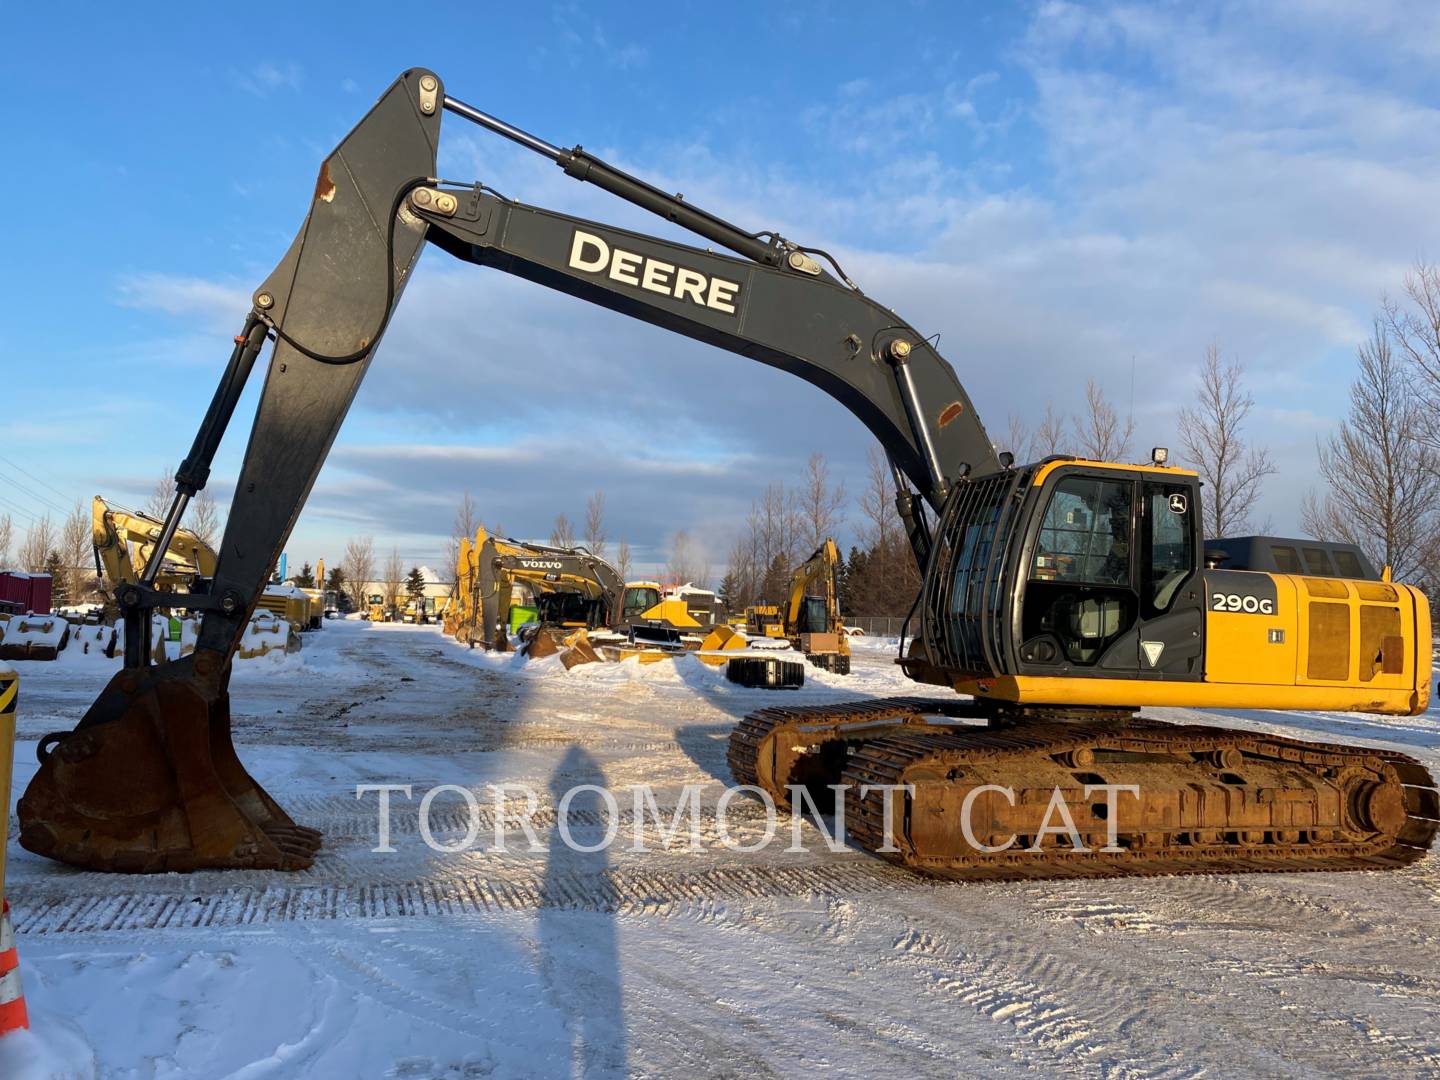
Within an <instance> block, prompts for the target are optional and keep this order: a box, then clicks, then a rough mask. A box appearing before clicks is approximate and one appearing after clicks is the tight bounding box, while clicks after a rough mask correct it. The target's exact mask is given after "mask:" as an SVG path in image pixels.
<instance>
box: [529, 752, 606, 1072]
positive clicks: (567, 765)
mask: <svg viewBox="0 0 1440 1080" xmlns="http://www.w3.org/2000/svg"><path fill="white" fill-rule="evenodd" d="M584 784H594V785H596V786H597V787H601V788H603V787H605V774H604V772H603V771H601V769H600V766H599V764H598V763H597V762H596V761H595V759H594V758H593V757H591V756H590V754H589V753H588V752H587V751H586V750H584V749H582V748H581V747H578V746H572V747H571V748H570V749H569V750H568V751H567V752H566V754H565V758H564V760H562V761H561V762H560V765H559V767H558V768H557V769H556V770H555V772H554V774H553V775H552V776H551V779H550V795H551V798H552V799H553V800H554V806H555V809H556V811H557V815H556V821H555V824H554V825H553V826H552V827H551V829H550V836H549V845H548V846H549V848H550V852H549V857H548V860H547V862H546V866H545V895H544V899H543V903H542V905H541V908H540V922H539V938H540V972H541V975H542V976H543V978H544V980H545V986H546V991H547V993H548V994H549V996H550V998H551V999H552V1000H553V1001H554V1002H555V1005H556V1007H557V1009H558V1010H559V1012H560V1013H561V1016H562V1017H563V1020H564V1023H565V1025H566V1028H567V1031H568V1033H569V1037H570V1048H571V1061H572V1062H573V1064H574V1067H575V1069H576V1071H577V1073H578V1074H579V1075H581V1076H585V1077H593V1076H617V1077H618V1076H624V1075H625V1066H626V1047H625V1005H624V998H623V996H622V995H623V987H622V984H621V978H620V950H619V945H618V942H617V940H616V932H615V918H614V914H613V912H611V911H607V910H576V909H575V901H574V899H573V898H575V897H595V898H597V899H599V898H602V897H606V896H609V895H610V889H609V886H608V882H607V880H606V871H607V870H608V869H609V865H610V856H609V853H608V851H606V850H605V849H604V848H603V847H602V848H600V849H599V850H596V851H582V850H577V847H576V845H579V846H581V847H593V846H596V845H599V844H600V843H601V841H602V840H604V839H605V835H606V823H607V821H608V816H607V815H608V813H609V811H608V809H607V807H606V806H605V803H604V802H603V801H602V799H601V796H600V794H599V792H596V791H590V790H586V791H581V792H579V793H578V794H576V795H575V797H574V798H572V799H571V800H570V802H569V803H568V805H567V813H566V819H567V820H568V821H569V825H570V841H571V842H570V843H568V844H567V843H566V838H565V834H564V832H563V831H562V825H563V824H564V822H563V821H562V820H561V818H560V816H559V814H558V811H559V808H560V804H561V801H562V800H563V799H564V798H565V795H566V793H567V792H568V791H570V790H571V789H572V788H575V787H579V786H581V785H584ZM619 836H620V834H619V833H618V832H617V833H616V840H615V842H616V843H619V842H621V841H620V839H619ZM599 906H600V907H602V908H603V907H605V905H604V904H603V903H602V904H600V905H599Z"/></svg>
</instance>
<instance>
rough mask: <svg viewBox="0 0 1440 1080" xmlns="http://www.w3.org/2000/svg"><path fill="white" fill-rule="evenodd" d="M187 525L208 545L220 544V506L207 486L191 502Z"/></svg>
mask: <svg viewBox="0 0 1440 1080" xmlns="http://www.w3.org/2000/svg"><path fill="white" fill-rule="evenodd" d="M186 527H187V528H188V529H189V530H190V531H191V532H193V533H194V534H195V535H196V536H198V537H199V538H200V539H201V540H203V541H205V544H206V546H207V547H210V548H216V547H219V545H220V533H221V531H222V530H221V526H220V507H219V505H218V504H217V503H216V502H215V496H214V495H212V494H211V493H210V489H209V488H206V489H204V490H203V491H201V492H200V494H198V495H196V496H195V499H194V501H193V502H191V504H190V518H189V521H187V522H186Z"/></svg>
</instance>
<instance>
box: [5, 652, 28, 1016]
mask: <svg viewBox="0 0 1440 1080" xmlns="http://www.w3.org/2000/svg"><path fill="white" fill-rule="evenodd" d="M19 696H20V676H19V675H17V674H16V673H15V670H14V669H13V668H9V667H6V666H4V665H3V664H0V807H4V809H5V824H6V829H5V832H6V833H8V832H9V831H10V830H9V823H10V776H11V772H12V770H13V769H14V766H15V702H16V700H17V699H18V698H19ZM7 847H8V843H7V842H3V841H0V897H3V896H4V894H5V849H6V848H7ZM29 1026H30V1017H29V1015H28V1013H27V1012H26V1009H25V995H24V993H23V992H22V991H21V989H20V958H19V956H18V954H17V953H16V950H15V931H14V929H13V928H12V927H11V925H10V901H9V900H4V901H3V902H0V1036H4V1035H6V1034H8V1033H10V1032H12V1031H16V1030H18V1029H20V1028H28V1027H29Z"/></svg>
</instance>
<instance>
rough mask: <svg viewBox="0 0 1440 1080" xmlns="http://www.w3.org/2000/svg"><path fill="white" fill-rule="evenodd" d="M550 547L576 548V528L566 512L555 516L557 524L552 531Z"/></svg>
mask: <svg viewBox="0 0 1440 1080" xmlns="http://www.w3.org/2000/svg"><path fill="white" fill-rule="evenodd" d="M550 546H551V547H559V548H571V547H574V546H575V527H574V526H573V525H571V524H570V519H569V518H567V517H566V516H565V513H564V511H561V512H560V513H558V514H556V515H555V524H554V525H553V526H552V527H551V529H550Z"/></svg>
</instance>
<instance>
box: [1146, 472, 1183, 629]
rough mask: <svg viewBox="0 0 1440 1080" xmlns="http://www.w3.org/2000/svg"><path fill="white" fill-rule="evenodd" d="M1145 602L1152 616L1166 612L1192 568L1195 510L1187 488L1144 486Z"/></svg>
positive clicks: (1179, 486)
mask: <svg viewBox="0 0 1440 1080" xmlns="http://www.w3.org/2000/svg"><path fill="white" fill-rule="evenodd" d="M1145 504H1146V505H1145V528H1146V534H1147V540H1148V546H1149V552H1148V554H1147V555H1146V557H1145V583H1144V584H1145V597H1144V599H1145V601H1146V603H1147V605H1148V607H1149V609H1150V613H1151V614H1158V613H1159V612H1162V611H1168V610H1169V609H1170V605H1171V604H1172V603H1173V602H1174V599H1175V593H1176V592H1177V591H1178V589H1179V587H1180V585H1181V583H1182V582H1183V581H1184V580H1185V578H1186V577H1188V576H1189V574H1190V571H1191V570H1193V569H1194V567H1195V530H1194V527H1193V522H1194V518H1193V517H1192V515H1193V514H1194V513H1195V508H1194V507H1193V506H1192V505H1191V503H1190V492H1189V488H1188V487H1186V486H1184V485H1179V484H1153V483H1147V484H1146V485H1145Z"/></svg>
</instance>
